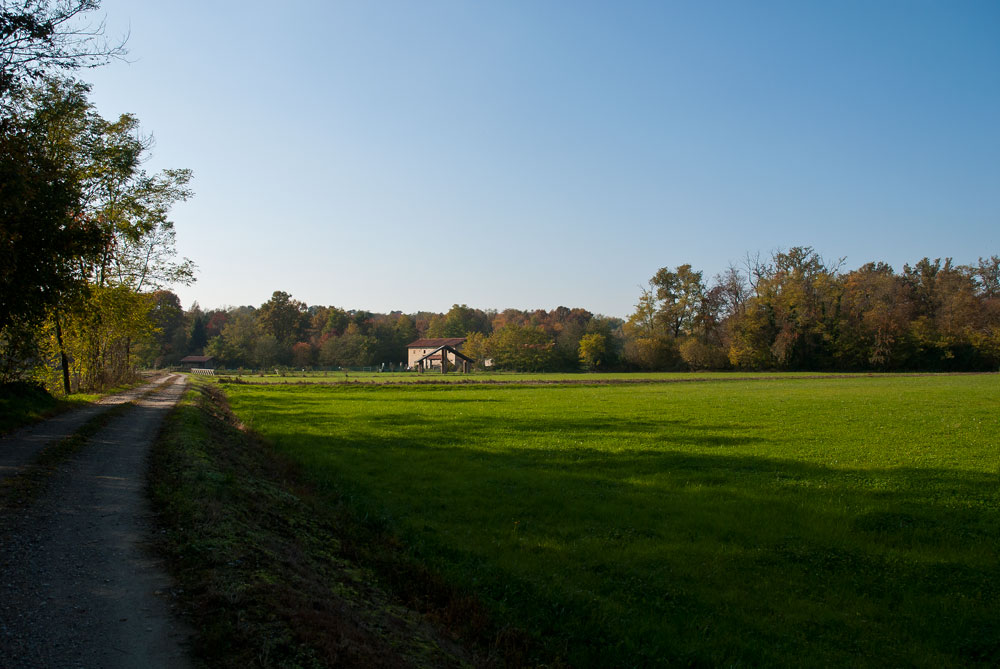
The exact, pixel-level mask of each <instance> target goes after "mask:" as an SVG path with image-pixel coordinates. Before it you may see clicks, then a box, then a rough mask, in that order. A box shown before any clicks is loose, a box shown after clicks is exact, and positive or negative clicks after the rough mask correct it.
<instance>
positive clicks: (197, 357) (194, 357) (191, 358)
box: [181, 355, 215, 362]
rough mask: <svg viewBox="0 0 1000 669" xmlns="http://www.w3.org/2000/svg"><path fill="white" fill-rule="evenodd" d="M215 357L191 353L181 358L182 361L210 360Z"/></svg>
mask: <svg viewBox="0 0 1000 669" xmlns="http://www.w3.org/2000/svg"><path fill="white" fill-rule="evenodd" d="M214 359H215V358H213V357H212V356H210V355H189V356H186V357H184V358H181V362H209V361H211V360H214Z"/></svg>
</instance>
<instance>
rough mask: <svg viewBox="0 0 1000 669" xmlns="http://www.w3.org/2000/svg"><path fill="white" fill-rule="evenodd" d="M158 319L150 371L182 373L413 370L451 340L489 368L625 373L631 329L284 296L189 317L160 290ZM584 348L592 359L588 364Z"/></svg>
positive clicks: (584, 317) (596, 321)
mask: <svg viewBox="0 0 1000 669" xmlns="http://www.w3.org/2000/svg"><path fill="white" fill-rule="evenodd" d="M152 319H153V322H154V323H155V324H156V334H155V336H154V340H155V345H154V346H153V347H151V348H149V349H147V351H146V358H145V359H144V361H143V362H144V363H145V364H148V365H150V366H156V367H164V366H172V365H176V364H179V362H180V360H181V359H182V358H183V357H185V356H187V355H198V354H202V355H209V356H212V357H213V358H214V362H215V364H216V365H220V366H222V367H225V368H227V369H239V368H244V369H270V368H273V367H289V368H299V369H301V368H313V367H323V368H341V367H373V366H381V365H383V364H385V365H387V366H391V367H393V368H399V367H400V366H401V365H403V364H405V362H406V359H407V350H406V347H407V344H410V343H411V342H413V341H415V340H417V339H422V338H445V337H465V338H466V342H465V344H464V347H463V351H464V352H465V353H466V354H467V355H469V356H470V357H472V358H473V359H474V360H476V361H477V364H478V366H479V367H480V368H485V366H486V365H487V364H488V365H489V366H490V367H492V368H495V369H507V370H521V371H545V370H572V369H579V368H580V367H581V366H583V367H587V368H600V367H615V366H617V365H618V364H620V355H621V349H622V335H621V332H622V324H623V321H622V320H621V319H617V318H608V317H604V316H600V315H595V314H593V313H591V312H589V311H587V310H585V309H579V308H577V309H569V308H566V307H559V308H557V309H552V310H550V311H546V310H542V309H537V310H533V311H525V310H520V309H506V310H504V311H500V312H498V311H495V310H482V309H476V308H472V307H469V306H466V305H464V304H462V305H459V304H456V305H454V306H453V307H452V308H451V309H450V310H449V311H447V312H446V313H433V312H418V313H415V314H404V313H402V312H398V311H397V312H391V313H373V312H369V311H359V310H346V309H342V308H339V307H334V306H318V305H313V306H309V305H306V304H305V303H304V302H301V301H299V300H296V299H294V298H293V297H292V296H291V295H289V294H288V293H286V292H284V291H275V292H274V294H273V295H272V296H271V298H270V299H269V300H268V301H266V302H265V303H263V304H261V305H260V306H259V307H254V306H241V307H230V308H226V309H212V310H208V311H204V310H202V309H201V308H200V307H199V306H198V305H197V304H196V305H194V306H193V307H192V308H191V309H189V310H187V311H185V310H183V309H182V307H181V304H180V300H179V299H178V298H177V296H176V295H174V294H173V293H172V292H170V291H159V292H157V293H156V295H155V306H154V309H153V312H152ZM588 341H589V342H591V343H590V344H589V348H588V345H587V344H586V342H588ZM596 341H599V342H600V343H601V345H600V347H597V346H595V344H594V342H596ZM581 342H583V346H584V348H585V349H586V351H587V356H586V357H585V358H584V359H583V361H582V362H581V357H580V351H581ZM487 361H489V363H487Z"/></svg>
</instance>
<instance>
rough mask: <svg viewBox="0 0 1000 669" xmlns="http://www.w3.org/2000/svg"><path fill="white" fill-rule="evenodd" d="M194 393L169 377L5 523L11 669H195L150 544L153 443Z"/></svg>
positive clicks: (2, 575)
mask: <svg viewBox="0 0 1000 669" xmlns="http://www.w3.org/2000/svg"><path fill="white" fill-rule="evenodd" d="M184 388H185V379H184V377H182V376H172V377H169V378H168V379H166V380H165V381H164V382H163V383H162V384H161V385H160V386H159V387H158V390H157V392H155V393H153V394H150V395H149V396H147V397H144V398H142V399H138V400H137V401H136V404H137V406H135V407H134V408H132V409H130V410H128V411H127V412H126V413H125V414H123V415H121V416H119V417H117V418H115V419H114V420H112V421H111V422H110V423H109V424H108V425H107V426H106V427H105V428H104V429H102V430H101V431H100V432H99V433H98V434H96V435H95V436H94V437H93V438H92V439H91V440H89V441H88V443H87V444H86V445H85V446H84V447H83V448H81V449H80V451H79V452H78V453H77V454H76V455H75V456H73V457H71V458H69V459H67V460H66V461H65V462H63V463H61V464H60V465H59V467H58V471H57V473H56V474H55V475H54V476H53V478H52V480H51V481H50V483H49V485H48V487H47V490H46V491H45V493H44V495H43V496H42V497H41V498H40V499H39V500H38V501H37V502H36V503H34V504H33V505H32V506H31V507H30V508H28V509H26V510H24V511H23V512H21V513H19V514H18V515H17V516H15V517H10V518H3V519H0V522H2V524H3V526H2V527H0V666H2V667H11V668H13V667H186V666H188V661H187V659H186V656H185V654H184V651H183V648H182V645H183V642H184V640H185V639H186V638H187V631H186V630H185V629H184V628H183V626H182V625H180V624H179V623H177V622H176V621H175V620H174V619H173V618H172V616H171V605H170V597H169V592H170V582H169V580H168V578H167V576H166V573H165V571H164V569H163V567H162V565H160V564H159V563H158V561H157V560H156V559H154V558H152V557H151V556H150V555H149V553H148V551H146V550H145V549H144V548H143V543H144V542H146V541H147V540H148V539H149V537H150V536H151V532H152V528H151V519H152V518H151V517H152V512H151V510H150V508H149V505H148V502H147V500H146V495H145V484H146V478H145V474H146V459H147V456H148V453H149V447H150V445H151V443H152V441H153V440H154V439H155V438H156V435H157V432H158V430H159V427H160V425H161V423H162V420H163V418H164V417H165V416H166V414H167V413H168V412H169V410H170V409H171V408H172V407H173V406H174V404H176V402H177V401H178V399H179V398H180V396H181V394H182V393H183V392H184ZM140 390H141V389H140ZM147 390H148V389H147ZM138 394H140V395H141V394H142V393H141V392H139V393H138Z"/></svg>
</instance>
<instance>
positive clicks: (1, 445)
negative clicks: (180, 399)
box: [0, 376, 171, 481]
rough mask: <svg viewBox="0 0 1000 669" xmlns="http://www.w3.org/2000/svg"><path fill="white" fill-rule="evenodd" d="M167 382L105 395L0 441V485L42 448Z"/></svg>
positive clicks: (166, 379)
mask: <svg viewBox="0 0 1000 669" xmlns="http://www.w3.org/2000/svg"><path fill="white" fill-rule="evenodd" d="M170 378H171V377H169V376H164V377H161V378H159V379H156V380H155V381H153V382H152V383H148V384H146V385H144V386H141V387H139V388H132V389H131V390H127V391H125V392H123V393H117V394H115V395H106V396H105V397H102V398H101V399H99V400H98V401H96V402H94V403H93V404H91V405H90V406H87V407H84V408H82V409H76V410H74V411H67V412H66V413H62V414H59V415H58V416H55V417H54V418H50V419H48V420H45V421H42V422H41V423H36V424H35V425H29V426H27V427H24V428H21V429H20V430H17V431H15V432H12V433H11V434H8V435H6V436H5V437H3V438H0V481H3V480H4V479H5V478H7V477H9V476H16V475H17V474H18V473H19V472H20V471H22V470H23V469H24V468H25V467H26V466H28V465H29V464H31V462H32V461H33V460H34V459H35V457H36V456H37V455H38V454H39V453H41V452H42V450H43V449H44V448H45V447H47V446H51V445H52V444H54V443H56V442H59V441H62V440H63V439H65V438H66V437H69V436H70V435H72V434H73V433H74V432H76V431H77V430H79V429H80V428H81V427H83V425H84V423H86V422H87V421H88V420H90V419H91V418H94V417H95V416H98V415H100V414H102V413H104V412H105V411H107V410H108V409H110V408H111V407H113V406H118V405H119V404H124V403H125V402H132V401H134V400H136V399H138V398H140V397H142V396H143V395H145V394H146V393H148V392H150V391H151V390H153V389H155V388H157V387H159V386H160V385H162V384H164V383H167V381H168V380H170Z"/></svg>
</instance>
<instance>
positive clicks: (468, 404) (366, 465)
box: [227, 375, 1000, 666]
mask: <svg viewBox="0 0 1000 669" xmlns="http://www.w3.org/2000/svg"><path fill="white" fill-rule="evenodd" d="M998 390H1000V386H998V378H997V377H996V376H995V375H987V376H942V377H905V378H848V379H802V378H798V379H796V378H790V379H789V378H784V379H769V380H760V381H753V382H739V381H733V382H726V383H722V382H711V381H709V382H704V383H697V384H650V385H627V386H621V385H618V386H616V385H611V386H579V385H574V386H541V387H539V386H518V385H513V386H444V385H442V386H415V387H391V386H382V387H368V386H366V387H350V386H339V387H319V386H314V387H310V386H276V387H260V386H229V387H228V389H227V392H228V393H229V395H230V398H231V402H232V406H233V408H234V410H235V411H236V412H237V414H238V415H240V416H241V417H242V418H243V419H244V420H245V421H247V422H248V423H250V424H251V426H252V427H253V428H255V429H256V430H257V431H259V432H260V433H262V434H263V435H265V436H266V437H267V438H268V439H270V440H271V441H272V442H273V443H274V444H275V445H276V446H277V447H278V449H280V450H281V451H282V452H284V453H286V454H288V455H290V456H291V457H293V458H294V459H296V460H298V461H299V462H300V463H302V464H303V465H304V468H305V470H306V471H308V472H309V475H310V476H311V477H312V478H313V480H314V481H315V482H316V483H317V485H319V486H320V487H321V489H325V490H327V491H328V494H329V495H330V496H331V498H338V499H348V500H349V501H350V503H351V504H352V505H353V506H354V508H356V509H357V512H358V514H359V515H361V516H367V517H368V518H370V519H372V521H373V522H377V523H379V524H382V525H384V526H386V527H388V528H390V529H392V530H393V531H395V532H397V533H398V534H399V535H400V536H401V537H402V538H403V539H404V540H405V541H407V542H408V543H409V545H410V546H411V550H412V551H413V553H414V555H416V556H417V557H418V558H419V559H421V560H423V561H425V562H426V563H428V564H429V565H431V566H432V567H433V568H434V569H436V570H438V571H440V572H441V573H443V574H444V575H445V576H446V577H447V578H448V579H450V580H452V581H454V582H455V583H458V584H460V585H461V586H463V587H465V588H468V589H469V590H470V591H472V592H474V593H476V594H477V595H478V596H479V597H480V598H482V599H483V600H484V601H485V602H486V604H487V605H488V606H489V607H490V608H491V609H492V611H493V612H494V614H495V615H496V616H497V617H498V619H499V620H501V621H502V622H504V623H507V624H512V625H517V626H520V627H522V628H523V629H526V630H528V631H529V632H531V633H532V634H534V635H536V636H537V637H538V638H539V639H540V640H541V642H542V643H543V644H545V646H546V647H547V649H548V651H549V652H550V653H552V654H555V655H558V656H561V657H563V658H565V659H566V660H568V661H570V662H571V663H573V664H575V665H581V666H586V665H592V666H602V665H616V666H617V665H622V664H626V665H636V666H643V665H657V664H664V663H684V664H687V663H695V664H703V663H704V664H711V665H760V664H763V665H773V664H795V665H807V666H808V665H814V666H819V665H830V664H834V665H846V664H857V665H868V666H884V665H887V664H889V665H933V666H963V665H969V664H977V663H982V664H986V665H989V664H997V663H1000V609H998V607H997V602H998V601H1000V567H998V564H1000V485H998V483H1000V478H998V472H1000V421H998V415H1000V399H998V398H1000V392H998Z"/></svg>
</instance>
